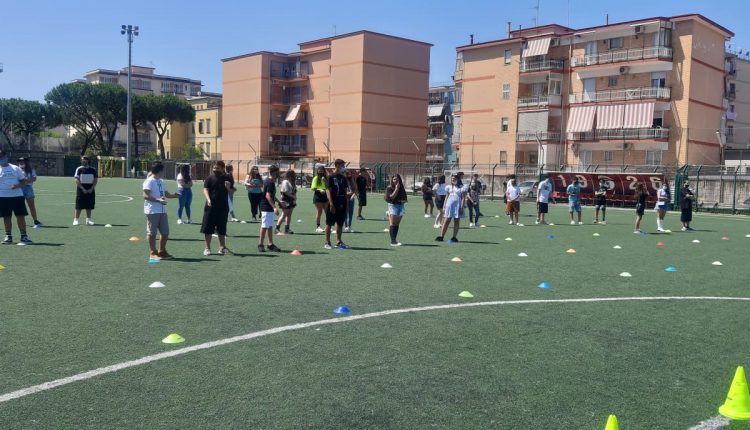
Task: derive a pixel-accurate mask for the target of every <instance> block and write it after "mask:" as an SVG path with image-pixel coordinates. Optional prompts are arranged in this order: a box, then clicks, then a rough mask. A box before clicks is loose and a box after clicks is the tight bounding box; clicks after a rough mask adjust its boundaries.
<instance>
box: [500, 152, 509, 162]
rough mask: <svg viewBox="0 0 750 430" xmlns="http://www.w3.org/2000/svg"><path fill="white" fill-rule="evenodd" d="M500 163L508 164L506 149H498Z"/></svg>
mask: <svg viewBox="0 0 750 430" xmlns="http://www.w3.org/2000/svg"><path fill="white" fill-rule="evenodd" d="M500 164H508V151H500Z"/></svg>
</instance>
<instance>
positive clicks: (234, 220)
mask: <svg viewBox="0 0 750 430" xmlns="http://www.w3.org/2000/svg"><path fill="white" fill-rule="evenodd" d="M232 222H240V220H238V219H237V218H232Z"/></svg>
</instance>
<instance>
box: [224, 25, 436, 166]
mask: <svg viewBox="0 0 750 430" xmlns="http://www.w3.org/2000/svg"><path fill="white" fill-rule="evenodd" d="M431 46H432V45H430V44H428V43H424V42H419V41H415V40H409V39H404V38H400V37H395V36H390V35H386V34H380V33H374V32H370V31H358V32H355V33H349V34H343V35H339V36H334V37H327V38H324V39H318V40H313V41H310V42H303V43H300V44H299V51H298V52H295V53H291V54H285V53H278V52H268V51H260V52H254V53H250V54H245V55H241V56H237V57H232V58H226V59H224V60H222V61H223V84H224V105H223V108H224V114H223V116H222V127H223V134H224V136H223V139H222V140H223V143H222V146H223V150H222V156H223V157H224V158H227V159H241V160H249V159H255V158H265V159H274V160H290V161H291V160H312V159H317V160H331V159H334V158H342V159H344V160H347V161H349V162H352V163H354V165H357V164H360V163H373V162H376V161H387V160H391V161H415V160H416V161H419V157H422V159H423V157H424V151H425V141H426V136H427V125H426V123H425V118H424V109H425V106H427V94H428V87H429V84H428V82H429V79H428V78H429V64H430V47H431Z"/></svg>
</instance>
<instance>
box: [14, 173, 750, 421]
mask: <svg viewBox="0 0 750 430" xmlns="http://www.w3.org/2000/svg"><path fill="white" fill-rule="evenodd" d="M140 185H141V183H140V181H135V180H131V181H128V180H117V179H102V180H101V181H100V185H99V187H98V188H97V209H96V210H95V211H94V220H95V221H96V222H97V223H98V225H97V226H94V227H86V226H78V227H73V226H72V225H70V224H71V221H72V209H73V206H72V201H73V198H74V186H73V183H72V179H69V178H40V180H39V182H38V183H37V185H36V191H37V205H38V207H39V212H40V219H41V220H42V221H43V222H44V223H45V227H44V228H42V229H38V230H30V232H31V234H32V239H33V240H34V241H35V245H33V246H27V247H20V246H2V247H0V265H3V266H5V267H6V268H5V269H4V270H1V271H0V285H1V287H0V291H2V300H0V341H1V342H2V343H1V344H0V345H1V346H0V363H2V367H1V369H2V370H0V394H4V393H7V392H10V391H14V390H18V389H22V388H25V387H28V386H31V385H35V384H40V383H44V382H47V381H50V380H54V379H57V378H62V377H66V376H70V375H74V374H77V373H80V372H84V371H87V370H91V369H95V368H98V367H102V366H107V365H111V364H116V363H119V362H122V361H127V360H132V359H136V358H139V357H142V356H145V355H150V354H155V353H159V352H163V351H169V350H172V349H175V348H180V347H182V346H189V345H195V344H199V343H202V342H207V341H211V340H217V339H222V338H226V337H230V336H236V335H241V334H245V333H249V332H253V331H259V330H264V329H269V328H273V327H278V326H284V325H289V324H295V323H301V322H309V321H316V320H321V319H326V318H335V315H334V314H333V313H332V311H333V309H334V308H336V307H337V306H340V305H347V306H349V307H351V309H352V311H353V314H355V315H356V314H364V313H368V312H375V311H381V310H388V309H399V308H407V307H420V306H429V305H440V304H450V303H466V302H470V301H496V300H518V299H568V298H590V297H626V296H732V297H750V291H748V285H749V284H748V281H747V266H746V264H747V257H748V245H750V238H745V234H750V220H748V219H745V218H733V217H720V216H704V215H696V216H695V221H694V227H695V228H696V229H698V231H697V232H695V233H681V232H679V222H678V217H679V215H678V214H677V213H675V212H672V213H670V214H669V215H668V216H667V227H668V228H671V229H672V230H673V231H674V233H672V234H669V235H657V234H649V235H646V236H643V237H642V236H638V235H634V234H633V233H632V230H633V228H632V221H633V211H631V210H628V211H615V210H610V211H609V213H608V225H606V226H594V225H591V224H590V222H591V220H592V218H593V209H592V208H584V220H585V221H586V222H587V223H588V224H587V225H584V226H570V225H567V222H568V221H567V219H568V218H567V213H566V211H565V206H562V205H561V206H553V207H552V213H551V214H550V215H551V216H550V220H551V221H552V222H555V223H557V224H558V225H556V226H549V227H543V226H534V225H533V217H531V216H530V214H531V212H532V211H533V205H532V204H531V203H527V204H524V205H522V214H523V215H524V216H522V222H524V223H525V224H526V227H511V226H508V225H507V221H506V219H505V218H504V217H503V218H495V217H494V215H496V214H499V213H500V204H499V203H497V202H484V203H483V205H482V211H483V212H484V213H485V215H487V216H486V217H484V218H482V219H481V220H480V223H483V224H485V225H486V226H487V227H486V228H477V229H471V230H470V229H462V230H461V233H460V236H459V239H461V242H460V243H458V244H454V245H449V244H447V243H442V244H439V243H435V242H433V239H434V237H435V235H436V230H434V229H433V228H432V227H431V224H432V221H431V220H429V219H424V218H423V217H422V201H421V198H420V197H418V196H414V197H411V202H410V203H409V204H408V205H407V214H406V216H405V218H404V221H403V224H402V227H401V232H400V235H399V239H400V240H401V242H403V243H404V246H402V247H400V248H395V249H394V248H390V247H389V246H388V234H387V233H385V232H383V229H384V228H386V227H387V223H385V222H384V221H382V217H383V215H384V210H385V203H384V202H382V197H380V196H377V195H372V196H371V198H370V199H369V200H370V206H368V207H367V208H366V209H365V216H366V217H368V220H366V221H356V220H355V222H354V229H355V230H356V233H353V234H345V241H346V242H347V243H348V244H349V245H350V246H352V248H353V249H351V250H347V251H340V250H330V251H327V250H324V249H323V248H322V245H323V237H322V235H319V234H315V233H313V231H314V228H315V225H314V220H313V208H312V204H311V203H310V201H311V196H310V194H309V193H306V192H303V193H302V195H301V197H300V205H299V207H298V208H297V210H296V211H295V214H294V216H293V218H294V221H296V220H297V219H301V220H302V221H303V222H302V223H296V222H294V223H293V225H292V229H293V230H294V231H295V232H296V234H294V235H287V236H285V237H280V238H276V243H277V245H278V246H280V247H281V248H282V249H283V250H284V251H286V252H285V253H282V254H272V253H266V254H259V253H257V251H256V245H257V236H258V224H253V223H248V224H236V223H230V225H229V237H228V239H227V245H228V246H229V248H230V249H232V250H233V251H234V253H235V255H233V256H226V257H220V256H216V255H212V256H210V257H203V255H202V250H203V246H202V235H201V234H200V233H199V231H198V230H199V226H198V225H177V224H176V222H175V220H176V216H175V212H176V207H177V204H176V203H177V202H176V201H171V202H170V203H169V205H170V206H171V212H170V217H171V229H172V236H171V240H170V243H169V246H168V249H169V251H170V253H172V254H173V255H174V256H175V257H177V258H176V259H175V260H173V261H163V262H161V263H159V264H155V265H150V264H147V263H146V260H147V256H148V248H147V244H146V242H145V237H144V217H143V214H142V200H141V198H140ZM169 188H170V189H172V190H173V189H174V185H173V184H170V187H169ZM196 191H199V190H196ZM123 196H126V197H127V196H131V197H133V198H134V199H133V200H132V201H129V202H122V201H123V200H126V198H125V197H123ZM202 206H203V201H202V197H201V196H200V195H199V193H196V196H195V198H194V203H193V211H194V214H193V220H194V221H196V222H197V221H199V220H200V218H201V216H202ZM235 206H236V208H237V212H238V215H240V218H243V219H248V218H249V205H248V203H247V200H246V197H245V196H244V195H243V194H242V193H240V194H238V195H237V197H236V199H235ZM106 223H110V224H112V225H113V227H112V228H104V227H103V225H104V224H106ZM464 224H467V223H466V220H464ZM643 226H644V228H645V229H646V230H647V231H653V230H654V228H655V221H654V214H653V212H647V214H646V216H645V219H644V225H643ZM595 232H597V233H599V234H600V236H599V237H594V236H592V234H593V233H595ZM549 234H552V235H554V236H555V237H554V238H553V239H548V238H547V235H549ZM133 235H138V236H140V237H141V239H142V240H141V241H140V242H135V243H133V242H129V241H128V238H129V237H130V236H133ZM724 235H726V236H727V237H729V240H728V241H725V240H721V237H722V236H724ZM14 236H15V237H16V238H17V237H18V233H17V231H14ZM506 237H511V238H512V239H513V240H512V241H505V238H506ZM693 239H699V240H700V241H701V243H700V244H693V243H691V241H692V240H693ZM658 241H664V242H665V244H666V246H664V247H657V246H656V242H658ZM614 245H620V246H622V248H623V249H621V250H615V249H612V247H613V246H614ZM216 248H217V244H214V250H216ZM568 248H575V249H576V251H577V253H576V254H567V253H565V250H567V249H568ZM293 249H300V250H301V251H302V252H303V255H302V256H301V257H295V256H291V255H289V254H288V252H289V251H291V250H293ZM520 252H525V253H527V254H528V255H529V256H528V257H526V258H522V257H518V256H517V254H518V253H520ZM455 256H458V257H460V258H461V259H462V260H463V262H462V263H458V264H457V263H452V262H451V261H450V260H451V258H453V257H455ZM714 260H719V261H721V262H722V263H724V266H719V267H717V266H712V265H711V262H712V261H714ZM385 262H388V263H390V264H392V265H393V269H381V268H380V265H381V264H383V263H385ZM669 265H674V266H676V267H677V268H678V271H677V273H667V272H665V271H664V268H665V267H667V266H669ZM623 271H628V272H630V273H631V274H632V275H633V277H632V278H621V277H619V276H618V275H619V273H620V272H623ZM154 281H161V282H163V283H164V284H166V288H162V289H150V288H148V285H149V284H150V283H151V282H154ZM542 281H547V282H549V283H551V284H552V289H550V290H542V289H539V288H537V285H538V284H539V283H540V282H542ZM462 290H468V291H471V292H472V293H473V294H474V295H475V297H474V298H473V299H462V298H459V297H458V293H459V292H461V291H462ZM749 307H750V303H745V302H715V301H711V302H709V301H679V302H599V303H565V304H560V303H546V304H523V305H519V304H509V305H501V306H482V307H472V308H458V309H446V310H437V311H426V312H419V313H413V314H397V315H388V316H383V317H378V318H372V319H365V320H360V321H351V322H344V323H341V324H334V325H324V326H319V327H315V328H306V329H302V330H299V331H292V332H285V333H280V334H274V335H270V336H267V337H262V338H259V339H254V340H250V341H244V342H239V343H234V344H231V345H226V346H221V347H217V348H213V349H209V350H205V351H199V352H194V353H190V354H187V355H184V356H179V357H175V358H170V359H166V360H162V361H158V362H154V363H150V364H147V365H143V366H139V367H134V368H130V369H125V370H122V371H119V372H116V373H113V374H108V375H103V376H100V377H96V378H93V379H89V380H86V381H80V382H76V383H73V384H69V385H66V386H63V387H59V388H55V389H53V390H50V391H45V392H42V393H38V394H33V395H30V396H27V397H23V398H20V399H16V400H12V401H9V402H5V403H0V428H92V429H94V428H95V429H101V428H108V429H109V428H400V429H402V428H472V429H475V428H502V429H536V428H539V429H541V428H544V429H597V428H603V427H604V422H605V421H606V417H607V415H608V414H611V413H614V414H617V415H618V418H619V421H620V427H621V428H623V429H634V428H637V429H686V428H688V427H690V426H692V425H695V424H697V423H698V422H700V421H702V420H705V419H708V418H710V417H712V416H715V415H717V410H716V409H717V407H718V406H719V405H720V404H721V403H722V402H723V401H724V397H725V396H726V392H727V389H728V387H729V383H730V381H731V378H732V376H733V374H734V370H735V367H736V366H738V365H746V366H747V365H750V359H748V351H750V339H748V337H747V336H746V335H745V331H746V327H747V325H748V322H749V320H750V317H749V316H748V315H749V314H748V308H749ZM173 331H174V332H177V333H179V334H181V335H182V336H184V337H185V338H186V342H185V343H184V344H181V345H165V344H162V343H161V342H160V341H161V339H162V338H163V337H165V336H167V335H168V334H169V333H170V332H173ZM731 428H746V427H744V426H743V425H740V424H734V425H733V426H732V427H731Z"/></svg>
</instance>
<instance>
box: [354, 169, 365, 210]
mask: <svg viewBox="0 0 750 430" xmlns="http://www.w3.org/2000/svg"><path fill="white" fill-rule="evenodd" d="M355 182H356V183H357V202H358V207H357V219H358V220H360V221H362V220H364V219H365V218H364V217H363V216H362V208H363V207H365V206H367V177H365V169H364V167H360V168H359V175H357V180H356V181H355Z"/></svg>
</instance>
